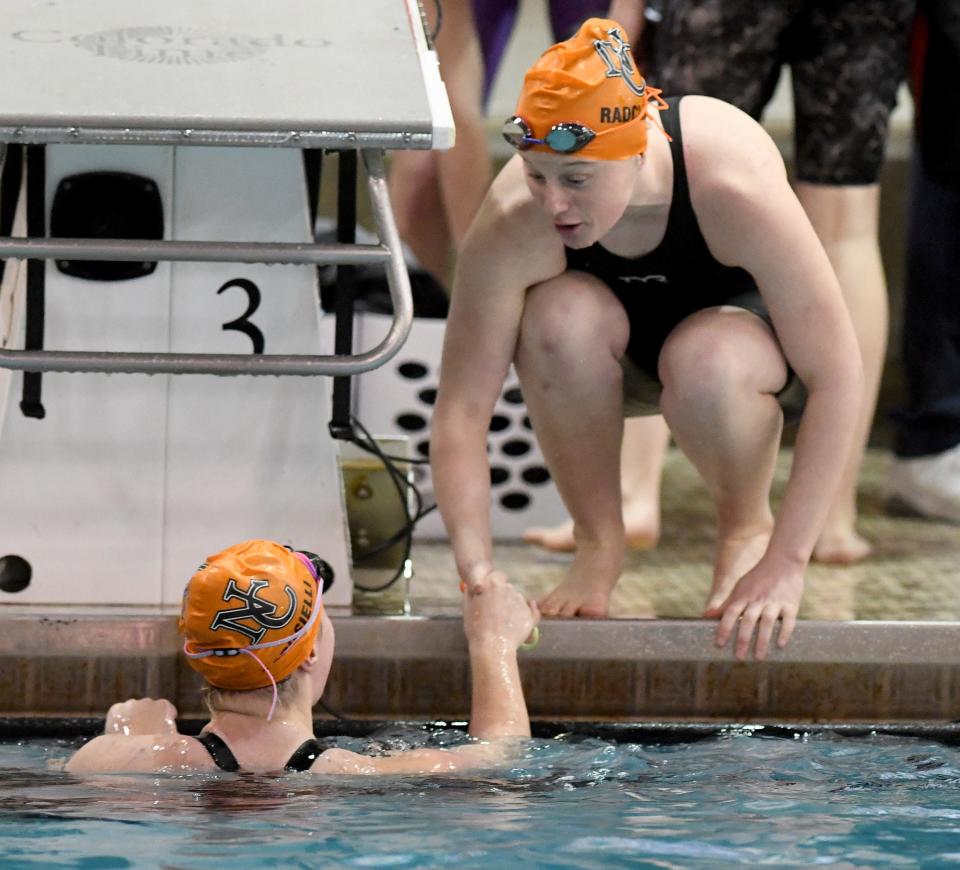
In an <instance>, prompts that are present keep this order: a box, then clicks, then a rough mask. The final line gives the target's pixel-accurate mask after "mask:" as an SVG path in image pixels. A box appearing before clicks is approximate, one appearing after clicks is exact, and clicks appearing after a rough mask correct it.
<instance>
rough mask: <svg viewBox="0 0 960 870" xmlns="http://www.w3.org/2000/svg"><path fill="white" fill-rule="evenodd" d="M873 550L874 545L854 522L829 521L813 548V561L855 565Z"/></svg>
mask: <svg viewBox="0 0 960 870" xmlns="http://www.w3.org/2000/svg"><path fill="white" fill-rule="evenodd" d="M872 552H873V546H872V545H871V544H870V542H869V541H867V540H865V539H864V538H861V537H860V535H858V534H857V530H856V529H855V528H854V526H853V523H852V522H844V523H834V524H831V523H829V522H828V524H827V525H826V526H825V527H824V529H823V531H822V532H821V533H820V538H819V540H818V541H817V545H816V546H815V547H814V548H813V561H814V562H820V563H822V564H824V565H853V564H855V563H857V562H862V561H863V560H864V559H866V558H867V556H869V555H870V554H871V553H872Z"/></svg>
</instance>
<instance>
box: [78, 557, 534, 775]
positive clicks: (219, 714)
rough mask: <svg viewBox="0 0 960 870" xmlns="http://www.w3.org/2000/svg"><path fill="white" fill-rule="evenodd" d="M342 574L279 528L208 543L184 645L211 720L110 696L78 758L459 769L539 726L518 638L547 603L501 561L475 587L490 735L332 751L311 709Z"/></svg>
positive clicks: (113, 763) (273, 768)
mask: <svg viewBox="0 0 960 870" xmlns="http://www.w3.org/2000/svg"><path fill="white" fill-rule="evenodd" d="M332 580H333V572H332V571H331V569H330V567H329V566H328V565H327V564H326V563H325V562H323V561H322V560H321V559H319V558H317V557H316V556H314V555H313V554H310V553H306V552H295V551H291V550H290V549H289V548H287V547H284V546H282V545H280V544H278V543H275V542H273V541H262V540H254V541H247V542H245V543H242V544H237V545H235V546H232V547H229V548H228V549H226V550H223V551H222V552H220V553H217V554H216V555H213V556H210V557H209V558H208V559H207V560H206V561H205V562H204V563H203V564H202V565H201V566H200V567H199V568H198V569H197V572H196V573H195V574H194V575H193V577H192V578H191V579H190V582H189V583H188V584H187V587H186V589H185V591H184V596H183V607H182V611H181V615H180V621H179V629H180V633H181V634H182V635H183V637H184V645H183V649H184V653H185V654H186V656H187V659H188V661H189V663H190V665H191V666H192V667H193V668H194V669H195V670H197V671H199V673H200V674H201V675H202V676H203V678H204V680H205V684H206V685H205V688H204V693H205V699H206V702H207V706H208V708H209V710H210V721H209V722H208V723H207V725H206V726H205V727H204V728H203V730H202V732H201V733H200V736H199V737H190V736H187V735H184V734H180V733H178V732H177V728H176V716H177V711H176V708H175V707H174V706H173V704H171V703H170V702H169V701H167V700H163V699H152V698H138V699H132V700H129V701H124V702H122V703H118V704H114V705H113V706H112V707H111V708H110V710H109V712H108V713H107V719H106V726H105V728H104V733H103V734H101V735H99V736H98V737H95V738H94V739H93V740H91V741H90V742H89V743H87V744H85V745H84V746H82V747H81V748H80V749H79V750H78V751H77V753H76V754H75V755H74V756H73V757H72V758H71V759H70V760H69V761H68V762H67V764H66V770H68V771H70V772H73V773H87V772H89V773H93V772H97V773H110V772H131V773H133V772H141V773H183V772H189V771H214V770H217V769H222V770H227V771H241V770H242V771H251V772H262V773H268V772H277V771H283V770H288V771H305V770H310V771H312V772H314V773H324V774H393V773H405V774H410V773H413V774H427V773H431V774H432V773H446V772H450V773H455V772H457V771H463V770H469V769H476V768H478V767H490V766H496V765H497V764H500V763H502V762H503V761H504V760H506V759H507V758H508V757H509V742H508V741H507V738H517V737H529V735H530V721H529V718H528V716H527V708H526V702H525V701H524V697H523V690H522V687H521V685H520V676H519V671H518V667H517V647H518V646H520V645H521V644H523V643H524V641H525V639H527V638H528V637H531V635H533V636H534V637H536V627H537V622H538V620H539V613H538V611H537V606H536V604H528V602H527V601H526V600H525V599H524V598H523V596H522V595H521V594H520V593H519V592H518V591H517V590H516V589H515V588H514V587H512V586H511V585H510V584H509V583H508V582H507V581H506V577H505V576H504V575H503V574H497V573H494V574H491V575H488V577H487V578H486V579H485V582H484V583H483V584H479V585H478V584H474V585H473V586H472V587H471V588H470V589H467V590H465V593H464V599H463V625H464V630H465V633H466V636H467V644H468V647H469V652H470V666H471V673H472V684H473V697H472V704H471V718H470V735H471V736H472V737H475V738H478V741H482V742H471V743H468V744H464V745H462V746H457V747H453V748H450V749H433V748H425V749H414V750H410V751H407V752H398V753H395V754H391V755H385V756H365V755H361V754H358V753H356V752H349V751H347V750H345V749H327V750H325V751H324V750H323V749H322V747H321V746H320V745H319V743H318V742H317V740H316V739H315V737H314V734H313V713H312V710H313V706H314V704H316V703H317V701H318V700H319V699H320V696H321V695H322V694H323V690H324V687H325V685H326V682H327V675H328V674H329V672H330V665H331V663H332V661H333V649H334V632H333V624H332V623H331V621H330V618H329V617H328V616H327V614H326V612H325V611H324V607H323V600H322V596H323V592H324V591H326V589H327V588H328V587H329V585H330V583H331V582H332Z"/></svg>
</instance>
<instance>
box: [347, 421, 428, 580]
mask: <svg viewBox="0 0 960 870" xmlns="http://www.w3.org/2000/svg"><path fill="white" fill-rule="evenodd" d="M350 424H351V429H352V430H353V431H352V432H351V435H350V437H348V438H347V439H346V440H347V441H349V442H350V443H351V444H353V445H355V446H356V447H359V448H360V449H361V450H364V451H366V452H367V453H370V454H372V455H373V456H376V457H377V458H378V459H379V460H380V461H381V462H382V463H383V466H384V468H385V469H386V471H387V473H388V474H389V476H390V482H391V483H392V484H393V486H394V488H395V489H396V491H397V497H398V498H399V499H400V504H401V507H402V508H403V515H404V519H405V522H404V524H403V525H402V526H401V527H400V528H399V529H398V530H397V531H396V532H394V533H393V534H392V535H390V536H389V537H388V538H387V539H386V540H384V541H381V542H380V543H379V544H378V545H377V546H376V547H374V548H372V549H371V550H368V551H367V552H366V553H364V554H363V555H361V556H358V557H356V558H354V560H353V562H354V564H357V563H360V562H363V561H365V560H367V559H370V558H371V557H372V556H375V555H379V554H380V553H383V552H385V551H386V550H389V549H390V548H392V547H394V546H396V545H397V544H399V543H400V542H401V541H402V542H403V557H402V559H401V560H400V565H399V567H398V568H397V570H396V572H395V573H394V575H393V576H392V577H391V578H390V579H389V580H388V581H387V582H386V583H384V584H382V585H380V586H361V585H360V584H359V583H356V582H354V587H355V588H356V589H359V590H360V591H361V592H383V591H385V590H387V589H389V588H390V587H391V586H393V585H394V584H395V583H396V582H397V581H398V580H399V579H400V578H401V577H402V576H403V574H404V571H405V570H406V566H407V563H408V562H409V560H410V551H411V549H412V547H413V529H414V526H415V525H416V524H417V523H418V522H419V521H420V520H421V519H423V517H425V516H426V515H427V514H429V513H430V512H431V511H433V510H436V507H437V506H436V504H432V505H428V506H427V507H426V508H424V506H423V496H422V495H421V494H420V490H419V489H418V488H417V486H416V484H414V483H413V482H411V481H410V480H409V479H408V478H407V475H406V474H405V473H404V472H403V471H401V470H400V469H399V468H398V467H397V464H396V463H397V462H408V463H411V464H424V463H425V462H427V461H428V460H414V459H406V458H404V457H399V456H389V455H387V454H386V453H384V452H383V450H381V449H380V445H378V444H377V442H376V440H375V439H374V438H373V436H372V435H371V434H370V432H369V431H367V429H366V427H365V426H364V425H363V424H362V423H361V422H360V421H359V420H358V419H357V418H356V417H355V416H353V415H351V416H350ZM356 430H359V432H360V436H362V437H360V436H358V435H357V432H356ZM411 492H412V493H413V498H414V502H415V507H414V510H413V512H412V513H411V511H410V502H409V493H411Z"/></svg>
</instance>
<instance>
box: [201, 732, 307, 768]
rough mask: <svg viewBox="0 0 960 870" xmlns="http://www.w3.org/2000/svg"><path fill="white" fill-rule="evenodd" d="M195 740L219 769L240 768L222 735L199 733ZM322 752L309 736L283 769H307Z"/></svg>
mask: <svg viewBox="0 0 960 870" xmlns="http://www.w3.org/2000/svg"><path fill="white" fill-rule="evenodd" d="M197 740H199V741H200V742H201V743H202V744H203V745H204V747H206V750H207V752H209V753H210V757H211V758H212V759H213V760H214V762H215V763H216V765H217V767H219V768H220V769H221V770H226V771H228V772H230V773H235V772H236V771H238V770H240V764H239V762H238V761H237V757H236V756H235V755H234V754H233V752H232V751H231V749H230V747H229V746H227V744H226V743H225V742H224V740H223V738H222V737H220V736H218V735H217V734H213V733H211V732H207V733H206V734H201V735H200V736H199V737H198V738H197ZM322 752H323V747H322V746H321V745H320V744H319V743H318V742H317V740H316V739H315V738H313V737H311V738H310V739H309V740H305V741H304V742H303V743H301V744H300V746H299V747H298V748H297V750H296V751H295V752H294V753H293V755H291V756H290V760H289V761H287V763H286V764H285V765H284V767H283V769H284V770H286V771H290V772H301V771H304V770H309V769H310V768H311V766H312V765H313V762H314V761H316V760H317V758H319V756H320V754H321V753H322Z"/></svg>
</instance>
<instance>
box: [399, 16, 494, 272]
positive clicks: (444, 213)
mask: <svg viewBox="0 0 960 870" xmlns="http://www.w3.org/2000/svg"><path fill="white" fill-rule="evenodd" d="M427 8H428V13H429V14H430V15H433V14H434V9H433V4H428V6H427ZM443 11H444V15H443V25H442V27H441V28H440V35H439V36H438V37H437V43H436V49H437V57H438V59H439V62H440V72H441V75H442V76H443V80H444V84H445V85H446V88H447V94H448V96H449V99H450V107H451V109H452V110H453V119H454V123H455V124H456V128H457V141H456V145H454V147H453V148H451V149H450V150H449V151H421V152H417V151H411V152H396V153H395V154H394V155H393V157H392V158H391V169H390V187H391V199H392V201H393V203H394V210H395V212H396V216H397V227H398V230H399V232H400V237H401V238H402V239H403V240H404V241H405V242H406V243H407V244H408V245H409V246H410V248H411V250H412V251H413V252H414V254H415V255H416V257H417V259H418V260H419V261H420V263H421V264H422V265H423V267H424V268H425V269H426V270H427V271H428V272H430V273H431V274H432V275H433V277H434V278H435V279H436V280H437V281H439V282H440V283H441V284H443V285H444V286H446V285H447V283H448V281H447V278H448V272H449V258H450V254H451V252H456V251H458V250H459V249H460V246H461V244H462V242H463V238H464V236H465V235H466V232H467V230H468V229H469V227H470V224H471V222H472V221H473V217H474V215H475V214H476V213H477V210H478V209H479V208H480V203H481V202H482V201H483V197H484V196H485V195H486V192H487V188H488V187H489V186H490V179H491V177H492V175H493V166H492V161H491V158H490V153H489V150H488V148H487V140H486V124H485V120H484V115H483V109H482V91H483V57H482V55H481V52H480V42H479V39H478V37H477V31H476V25H475V24H474V20H473V10H472V6H471V2H470V0H447V2H445V3H444V5H443ZM431 26H432V24H431Z"/></svg>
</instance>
